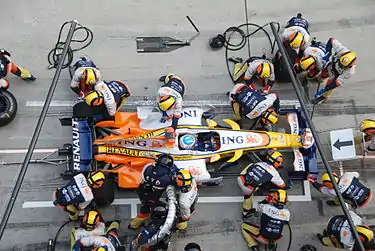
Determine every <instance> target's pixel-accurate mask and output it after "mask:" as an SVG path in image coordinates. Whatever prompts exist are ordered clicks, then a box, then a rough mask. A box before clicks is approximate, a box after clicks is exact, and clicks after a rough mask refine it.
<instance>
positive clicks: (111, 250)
mask: <svg viewBox="0 0 375 251" xmlns="http://www.w3.org/2000/svg"><path fill="white" fill-rule="evenodd" d="M119 228H120V224H119V222H118V221H113V222H112V223H111V224H110V225H109V227H108V228H107V231H106V232H105V234H104V235H100V236H93V235H91V236H86V237H83V238H81V239H79V240H77V241H76V242H75V244H74V245H73V248H72V251H80V250H82V248H84V247H93V248H94V249H92V250H93V251H119V250H125V248H124V247H123V246H122V245H121V242H120V240H119V239H118V230H119Z"/></svg>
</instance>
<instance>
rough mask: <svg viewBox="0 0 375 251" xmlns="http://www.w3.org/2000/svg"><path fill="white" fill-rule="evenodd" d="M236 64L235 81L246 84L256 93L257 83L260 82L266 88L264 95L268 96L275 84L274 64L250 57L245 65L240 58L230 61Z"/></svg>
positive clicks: (263, 59) (232, 58)
mask: <svg viewBox="0 0 375 251" xmlns="http://www.w3.org/2000/svg"><path fill="white" fill-rule="evenodd" d="M228 60H229V61H230V62H233V63H234V70H233V81H234V82H236V83H239V82H244V83H245V84H246V85H248V86H249V87H250V88H251V89H252V90H254V91H256V90H257V88H256V87H255V83H256V82H258V83H259V84H260V85H261V86H263V87H264V90H263V91H261V92H262V93H265V94H267V93H268V92H269V91H270V90H271V88H272V86H273V85H274V84H275V70H274V67H273V64H272V63H271V62H270V61H269V60H267V59H266V57H265V56H263V57H250V58H249V59H247V60H246V61H245V62H244V63H243V64H242V62H243V59H242V58H240V57H231V58H229V59H228Z"/></svg>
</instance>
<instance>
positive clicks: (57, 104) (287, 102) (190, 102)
mask: <svg viewBox="0 0 375 251" xmlns="http://www.w3.org/2000/svg"><path fill="white" fill-rule="evenodd" d="M75 103H76V101H52V102H51V104H50V106H51V107H72V106H73V105H74V104H75ZM299 104H300V102H299V101H298V100H281V101H280V105H282V106H294V105H299ZM155 105H156V103H155V101H154V100H143V99H139V100H128V101H127V102H126V104H125V106H155ZM206 105H213V106H228V107H229V106H230V105H229V103H228V101H226V100H186V101H184V106H206ZM42 106H44V101H26V107H42Z"/></svg>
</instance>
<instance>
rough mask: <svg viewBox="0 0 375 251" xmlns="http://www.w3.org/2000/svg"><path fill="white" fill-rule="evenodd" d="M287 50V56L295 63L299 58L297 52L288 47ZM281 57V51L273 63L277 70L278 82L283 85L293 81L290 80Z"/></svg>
mask: <svg viewBox="0 0 375 251" xmlns="http://www.w3.org/2000/svg"><path fill="white" fill-rule="evenodd" d="M285 50H286V52H287V54H288V56H289V58H290V61H291V62H292V63H294V62H295V61H296V59H297V56H298V55H297V52H296V51H295V50H293V49H291V48H290V47H286V48H285ZM281 57H282V56H281V53H280V51H277V52H276V55H275V57H274V59H273V60H272V63H273V65H274V68H275V78H276V81H277V82H281V83H285V82H290V81H291V79H290V76H289V73H288V70H287V67H286V65H285V64H284V63H283V60H282V58H281Z"/></svg>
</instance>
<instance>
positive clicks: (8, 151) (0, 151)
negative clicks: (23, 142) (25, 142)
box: [0, 148, 58, 154]
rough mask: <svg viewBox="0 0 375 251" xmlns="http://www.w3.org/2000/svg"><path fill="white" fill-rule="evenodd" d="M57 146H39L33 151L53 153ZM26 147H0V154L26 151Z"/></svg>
mask: <svg viewBox="0 0 375 251" xmlns="http://www.w3.org/2000/svg"><path fill="white" fill-rule="evenodd" d="M57 150H58V148H39V149H35V150H34V152H33V153H53V152H56V151H57ZM27 151H28V149H26V148H25V149H0V154H11V153H27Z"/></svg>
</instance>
